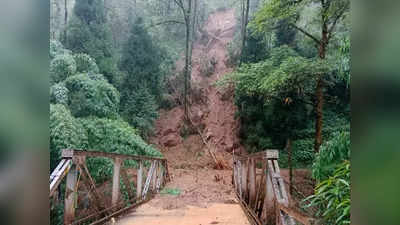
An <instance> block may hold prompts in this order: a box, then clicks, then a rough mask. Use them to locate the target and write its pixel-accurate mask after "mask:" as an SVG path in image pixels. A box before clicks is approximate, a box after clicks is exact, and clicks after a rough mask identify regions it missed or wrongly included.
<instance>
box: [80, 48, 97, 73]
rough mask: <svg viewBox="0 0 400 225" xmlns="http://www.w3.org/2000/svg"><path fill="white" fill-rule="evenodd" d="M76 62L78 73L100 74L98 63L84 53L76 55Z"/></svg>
mask: <svg viewBox="0 0 400 225" xmlns="http://www.w3.org/2000/svg"><path fill="white" fill-rule="evenodd" d="M74 60H75V62H76V71H77V72H78V73H94V74H97V73H99V68H98V67H97V64H96V61H95V60H94V59H92V58H91V57H90V56H89V55H87V54H84V53H79V54H75V55H74Z"/></svg>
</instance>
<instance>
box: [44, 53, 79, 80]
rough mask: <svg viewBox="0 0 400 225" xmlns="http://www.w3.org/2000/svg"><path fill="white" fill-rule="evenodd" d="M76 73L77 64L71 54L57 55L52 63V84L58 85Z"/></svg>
mask: <svg viewBox="0 0 400 225" xmlns="http://www.w3.org/2000/svg"><path fill="white" fill-rule="evenodd" d="M75 73H76V63H75V60H74V58H73V57H72V56H71V55H70V54H61V55H57V56H56V57H55V58H54V59H53V60H51V62H50V83H52V84H54V83H58V82H61V81H63V80H65V79H66V78H67V77H69V76H72V75H74V74H75Z"/></svg>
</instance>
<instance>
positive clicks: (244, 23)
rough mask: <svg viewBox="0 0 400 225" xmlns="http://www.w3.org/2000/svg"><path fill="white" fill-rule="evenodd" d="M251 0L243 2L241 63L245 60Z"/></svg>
mask: <svg viewBox="0 0 400 225" xmlns="http://www.w3.org/2000/svg"><path fill="white" fill-rule="evenodd" d="M249 11H250V0H243V2H242V50H241V53H240V62H239V65H240V64H241V63H242V60H243V51H244V49H245V48H246V39H247V24H248V23H249Z"/></svg>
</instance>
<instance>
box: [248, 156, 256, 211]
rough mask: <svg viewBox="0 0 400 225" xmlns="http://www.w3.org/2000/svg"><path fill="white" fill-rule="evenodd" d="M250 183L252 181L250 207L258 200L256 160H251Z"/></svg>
mask: <svg viewBox="0 0 400 225" xmlns="http://www.w3.org/2000/svg"><path fill="white" fill-rule="evenodd" d="M248 166H249V181H250V185H249V186H250V187H249V189H250V192H249V195H250V196H249V199H250V201H249V206H252V205H253V204H254V202H255V200H256V165H255V159H250V163H249V165H248Z"/></svg>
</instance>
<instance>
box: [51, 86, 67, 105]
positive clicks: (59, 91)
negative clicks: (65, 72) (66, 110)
mask: <svg viewBox="0 0 400 225" xmlns="http://www.w3.org/2000/svg"><path fill="white" fill-rule="evenodd" d="M68 92H69V91H68V89H67V88H66V87H65V85H64V83H62V82H61V83H57V84H55V85H53V86H51V87H50V102H51V103H53V104H62V105H68Z"/></svg>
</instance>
